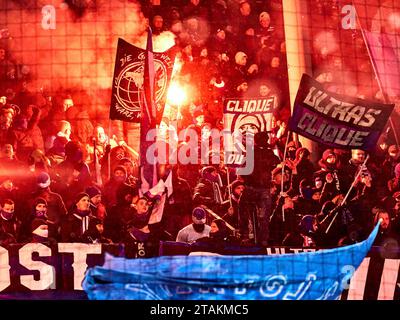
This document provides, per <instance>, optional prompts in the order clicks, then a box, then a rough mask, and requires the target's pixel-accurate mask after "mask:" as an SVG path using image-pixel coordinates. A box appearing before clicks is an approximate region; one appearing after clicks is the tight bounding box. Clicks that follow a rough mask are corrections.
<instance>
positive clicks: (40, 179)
mask: <svg viewBox="0 0 400 320" xmlns="http://www.w3.org/2000/svg"><path fill="white" fill-rule="evenodd" d="M36 182H37V186H38V187H39V188H41V189H46V188H48V187H49V186H50V183H51V179H50V176H49V174H48V173H47V172H41V173H39V175H38V176H37V178H36Z"/></svg>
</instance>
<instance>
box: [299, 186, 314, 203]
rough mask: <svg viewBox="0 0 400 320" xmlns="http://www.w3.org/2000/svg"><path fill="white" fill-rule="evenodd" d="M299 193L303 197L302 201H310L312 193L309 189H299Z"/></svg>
mask: <svg viewBox="0 0 400 320" xmlns="http://www.w3.org/2000/svg"><path fill="white" fill-rule="evenodd" d="M300 193H301V195H302V196H303V197H304V199H307V200H310V199H312V196H313V194H314V191H313V189H311V188H301V189H300Z"/></svg>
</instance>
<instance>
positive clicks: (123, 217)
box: [104, 183, 138, 243]
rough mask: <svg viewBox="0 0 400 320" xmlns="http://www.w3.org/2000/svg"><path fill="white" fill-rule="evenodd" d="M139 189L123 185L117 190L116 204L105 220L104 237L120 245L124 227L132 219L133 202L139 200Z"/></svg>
mask: <svg viewBox="0 0 400 320" xmlns="http://www.w3.org/2000/svg"><path fill="white" fill-rule="evenodd" d="M137 196H138V192H137V189H135V188H133V187H131V186H129V185H127V184H125V183H123V184H121V185H120V186H119V187H118V189H117V190H116V203H115V204H114V205H113V206H112V207H111V208H110V209H109V210H108V212H107V216H106V217H105V219H104V236H105V237H107V238H110V239H111V240H112V241H113V242H115V243H118V242H119V241H121V240H122V236H123V230H124V226H125V225H126V223H127V222H128V221H130V220H131V219H132V208H131V206H132V201H135V200H136V199H137Z"/></svg>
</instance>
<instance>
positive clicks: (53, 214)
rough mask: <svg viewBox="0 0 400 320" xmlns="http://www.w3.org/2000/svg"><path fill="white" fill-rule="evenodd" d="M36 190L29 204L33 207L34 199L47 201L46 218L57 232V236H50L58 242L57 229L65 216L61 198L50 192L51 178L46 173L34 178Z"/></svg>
mask: <svg viewBox="0 0 400 320" xmlns="http://www.w3.org/2000/svg"><path fill="white" fill-rule="evenodd" d="M36 185H37V189H36V191H35V192H34V193H33V194H32V197H31V200H30V203H31V205H32V206H33V204H34V201H35V199H37V198H42V199H45V200H46V201H47V217H48V219H49V220H50V221H52V222H54V228H55V229H56V230H57V232H56V233H57V235H52V236H53V237H54V238H55V239H56V240H59V228H60V223H61V220H62V219H63V217H65V216H66V215H67V209H66V207H65V204H64V201H63V199H62V198H61V196H60V195H59V194H58V193H56V192H53V191H51V188H50V186H51V178H50V176H49V174H48V173H47V172H41V173H40V174H38V175H37V177H36Z"/></svg>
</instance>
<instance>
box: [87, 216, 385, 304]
mask: <svg viewBox="0 0 400 320" xmlns="http://www.w3.org/2000/svg"><path fill="white" fill-rule="evenodd" d="M379 224H380V223H378V224H377V225H376V227H375V228H374V230H373V232H372V233H371V234H370V236H369V237H368V239H367V240H365V241H363V242H360V243H357V244H354V245H351V246H347V247H340V248H335V249H327V250H320V251H317V252H311V253H309V252H307V253H300V254H287V255H276V256H164V257H157V258H151V259H132V260H129V259H125V258H115V257H112V256H110V255H108V256H106V260H105V263H104V265H103V266H101V267H99V266H98V267H94V268H90V269H88V270H87V273H86V275H85V278H84V281H83V284H82V287H83V288H84V290H85V291H86V293H87V295H88V297H89V299H101V300H125V299H128V300H336V299H338V298H339V296H340V294H341V293H342V291H343V290H344V289H346V288H348V285H349V280H350V278H351V276H352V275H353V273H354V271H355V270H356V269H357V268H358V266H359V265H360V264H361V262H362V260H363V259H364V257H365V256H366V254H367V252H368V251H369V250H370V248H371V246H372V243H373V241H374V239H375V237H376V235H377V232H378V229H379Z"/></svg>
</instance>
